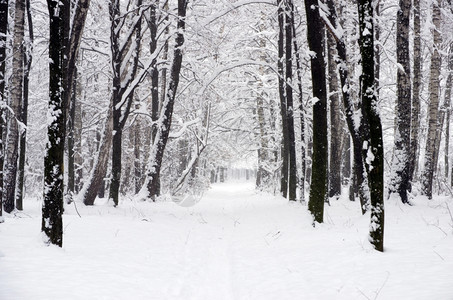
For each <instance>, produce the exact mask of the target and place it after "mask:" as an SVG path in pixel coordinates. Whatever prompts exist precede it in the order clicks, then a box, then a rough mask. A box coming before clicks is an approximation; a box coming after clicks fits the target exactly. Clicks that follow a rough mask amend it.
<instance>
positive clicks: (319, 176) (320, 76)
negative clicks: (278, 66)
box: [305, 0, 328, 223]
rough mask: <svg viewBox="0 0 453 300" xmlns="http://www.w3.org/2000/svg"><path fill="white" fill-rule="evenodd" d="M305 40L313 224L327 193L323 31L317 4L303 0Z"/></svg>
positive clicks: (319, 221) (321, 213) (317, 219)
mask: <svg viewBox="0 0 453 300" xmlns="http://www.w3.org/2000/svg"><path fill="white" fill-rule="evenodd" d="M305 12H306V16H307V39H308V45H309V48H310V51H311V52H312V53H313V54H314V55H311V78H312V79H311V80H312V85H313V98H314V100H313V102H314V104H313V116H316V117H315V118H313V160H312V161H313V163H312V179H311V185H310V199H309V202H308V209H309V211H310V212H311V214H312V215H313V218H314V221H315V222H318V223H322V222H323V216H324V200H325V199H326V195H327V194H326V192H327V160H328V156H327V151H328V149H327V148H328V147H327V146H328V145H327V91H326V75H325V74H326V66H325V61H324V43H325V34H324V31H325V28H324V26H323V23H322V21H321V17H320V15H319V6H318V1H315V0H305Z"/></svg>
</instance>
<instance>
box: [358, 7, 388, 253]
mask: <svg viewBox="0 0 453 300" xmlns="http://www.w3.org/2000/svg"><path fill="white" fill-rule="evenodd" d="M357 6H358V13H359V47H360V53H361V57H362V75H361V76H360V96H361V99H362V124H361V133H362V137H363V148H362V149H363V150H362V153H363V158H364V160H365V166H366V170H367V174H368V185H369V189H370V204H371V223H370V242H371V244H372V245H373V246H374V248H375V249H376V250H378V251H381V252H382V251H384V146H383V142H382V125H381V119H380V117H379V107H378V102H377V100H378V99H377V97H376V91H375V87H374V85H375V81H374V37H373V32H374V23H373V22H374V21H373V5H372V0H359V1H358V3H357Z"/></svg>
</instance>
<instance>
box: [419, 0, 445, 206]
mask: <svg viewBox="0 0 453 300" xmlns="http://www.w3.org/2000/svg"><path fill="white" fill-rule="evenodd" d="M433 24H434V26H435V28H434V30H433V31H434V32H433V40H434V45H433V48H434V49H433V52H432V55H431V70H430V78H429V87H428V89H429V107H428V134H427V139H426V150H425V170H424V172H423V179H422V193H423V194H424V195H426V196H428V198H429V199H431V198H432V196H433V176H434V169H435V165H434V163H435V161H436V159H435V154H436V149H435V148H436V143H435V141H436V133H437V131H438V130H441V128H439V91H440V85H439V83H440V80H439V79H440V78H439V76H440V68H441V65H442V58H441V55H440V51H439V50H440V49H439V47H440V46H441V43H442V36H441V35H440V26H441V2H440V1H439V2H436V1H434V2H433Z"/></svg>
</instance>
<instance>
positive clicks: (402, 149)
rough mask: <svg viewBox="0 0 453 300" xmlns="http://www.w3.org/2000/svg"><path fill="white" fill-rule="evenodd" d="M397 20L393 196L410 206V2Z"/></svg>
mask: <svg viewBox="0 0 453 300" xmlns="http://www.w3.org/2000/svg"><path fill="white" fill-rule="evenodd" d="M399 6H400V8H399V10H398V13H397V21H396V31H397V38H396V55H397V58H396V59H397V63H398V64H399V65H400V66H401V67H399V68H397V103H396V135H395V148H394V152H393V163H392V175H391V176H392V177H391V182H390V186H389V192H390V193H398V195H399V197H400V199H401V201H402V202H403V203H408V201H409V200H408V198H407V192H408V190H409V184H410V174H409V173H410V163H411V161H410V156H409V155H410V138H411V62H410V57H409V16H410V10H411V0H400V2H399Z"/></svg>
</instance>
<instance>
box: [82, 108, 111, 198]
mask: <svg viewBox="0 0 453 300" xmlns="http://www.w3.org/2000/svg"><path fill="white" fill-rule="evenodd" d="M112 131H113V117H112V108H111V107H109V109H108V114H107V116H106V119H105V124H104V130H103V133H102V136H101V140H100V142H99V151H98V153H97V154H96V158H95V159H94V162H93V168H92V169H91V172H90V176H89V178H88V180H87V181H86V182H85V183H84V185H83V188H82V190H81V191H80V194H81V195H82V202H83V203H84V204H85V205H93V204H94V201H95V200H96V196H97V195H98V192H99V190H100V188H101V186H103V185H104V178H105V175H106V173H107V165H108V161H109V157H110V156H109V154H110V149H111V146H112Z"/></svg>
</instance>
